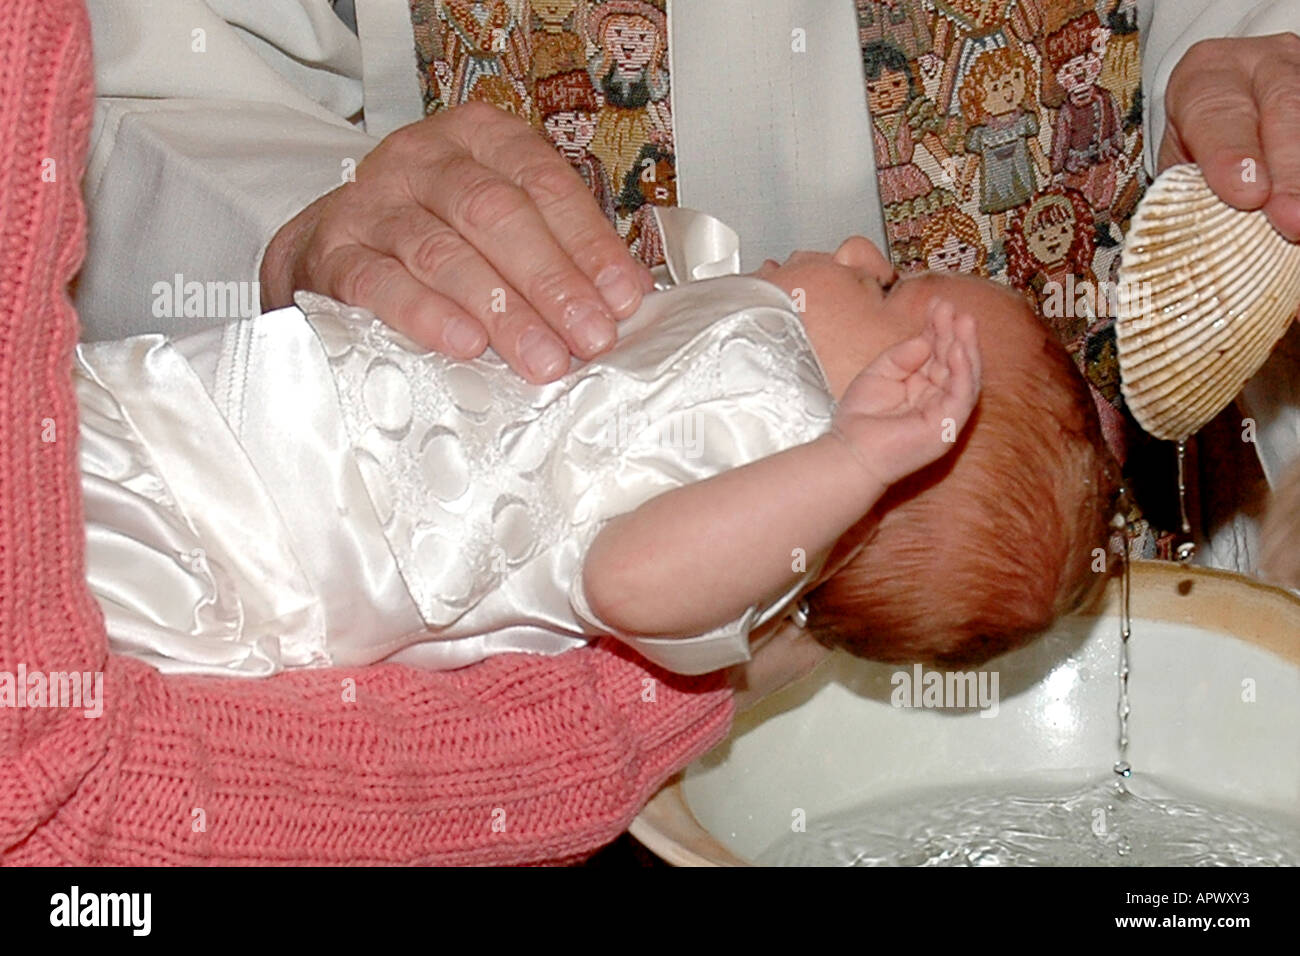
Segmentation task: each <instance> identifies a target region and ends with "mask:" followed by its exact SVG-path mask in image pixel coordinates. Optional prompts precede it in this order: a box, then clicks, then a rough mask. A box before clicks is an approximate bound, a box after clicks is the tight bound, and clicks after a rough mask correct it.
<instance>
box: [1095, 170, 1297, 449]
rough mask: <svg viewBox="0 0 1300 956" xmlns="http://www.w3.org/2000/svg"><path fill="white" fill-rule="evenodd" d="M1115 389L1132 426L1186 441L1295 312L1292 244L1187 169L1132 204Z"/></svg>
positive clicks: (1227, 399) (1230, 395) (1232, 393)
mask: <svg viewBox="0 0 1300 956" xmlns="http://www.w3.org/2000/svg"><path fill="white" fill-rule="evenodd" d="M1116 298H1117V302H1118V306H1119V317H1118V320H1117V322H1116V326H1115V331H1116V337H1117V340H1118V346H1119V369H1120V382H1121V388H1122V390H1123V393H1124V399H1125V401H1127V402H1128V407H1129V409H1130V410H1131V411H1132V413H1133V417H1134V418H1136V419H1137V422H1138V424H1139V425H1141V426H1142V427H1143V428H1144V429H1146V430H1147V431H1148V432H1150V433H1151V434H1152V435H1154V436H1155V437H1157V438H1162V439H1166V440H1169V441H1183V440H1185V439H1186V438H1188V437H1189V436H1190V435H1192V434H1194V433H1195V432H1197V431H1199V430H1200V429H1201V428H1202V427H1204V426H1205V425H1206V424H1207V423H1208V422H1209V421H1210V420H1211V419H1212V418H1214V416H1216V415H1217V414H1219V412H1221V411H1222V410H1223V409H1225V408H1226V407H1227V406H1228V405H1229V404H1230V403H1231V402H1232V400H1233V399H1234V398H1235V397H1236V396H1237V394H1238V393H1239V392H1240V391H1241V389H1242V387H1243V386H1244V385H1245V384H1246V382H1247V381H1248V380H1249V379H1250V377H1251V376H1252V375H1254V374H1255V373H1256V372H1257V371H1258V370H1259V367H1260V366H1261V365H1263V364H1264V362H1265V361H1266V360H1267V359H1268V356H1269V353H1270V352H1271V351H1272V350H1273V346H1275V345H1276V344H1277V342H1278V340H1279V339H1280V338H1281V337H1282V336H1283V335H1284V334H1285V333H1286V330H1287V328H1288V327H1289V326H1290V324H1291V321H1292V320H1293V319H1294V318H1295V315H1296V310H1297V309H1300V245H1297V244H1295V243H1291V242H1288V241H1287V240H1286V239H1284V238H1283V237H1282V236H1281V234H1279V233H1278V232H1277V231H1276V230H1275V229H1274V228H1273V226H1272V225H1271V224H1270V223H1269V221H1268V220H1267V219H1266V218H1265V217H1264V214H1263V213H1262V212H1241V211H1240V210H1237V209H1233V208H1232V207H1231V206H1228V205H1226V204H1225V203H1224V202H1223V201H1222V200H1220V199H1219V198H1218V197H1217V196H1215V194H1214V193H1213V192H1212V191H1211V190H1210V188H1209V187H1208V186H1207V185H1206V184H1205V177H1204V176H1202V175H1201V171H1200V169H1198V168H1197V167H1196V166H1191V165H1184V166H1173V167H1171V168H1169V169H1167V170H1166V171H1165V172H1164V173H1162V174H1161V175H1160V176H1159V177H1157V179H1156V180H1155V182H1153V183H1152V184H1151V187H1150V188H1149V189H1148V190H1147V193H1146V196H1144V197H1143V199H1142V202H1141V203H1140V204H1139V205H1138V208H1137V212H1136V213H1134V215H1133V221H1132V224H1131V225H1130V226H1129V230H1128V235H1127V237H1126V240H1125V248H1124V253H1123V258H1122V259H1121V260H1120V270H1119V288H1118V290H1117V296H1116Z"/></svg>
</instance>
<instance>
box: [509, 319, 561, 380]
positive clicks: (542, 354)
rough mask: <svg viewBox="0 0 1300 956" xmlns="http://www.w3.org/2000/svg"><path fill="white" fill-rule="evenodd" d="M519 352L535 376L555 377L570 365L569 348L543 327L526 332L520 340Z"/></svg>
mask: <svg viewBox="0 0 1300 956" xmlns="http://www.w3.org/2000/svg"><path fill="white" fill-rule="evenodd" d="M519 352H520V354H521V355H523V357H524V364H525V365H527V366H528V370H529V371H530V372H532V373H533V377H534V378H541V379H551V378H554V377H555V376H556V375H558V374H559V373H560V372H561V371H563V370H564V369H566V368H568V366H569V350H568V349H566V348H565V347H564V346H563V345H561V344H560V343H559V342H558V341H556V339H555V337H554V336H553V335H550V334H549V333H547V332H543V331H542V330H541V329H529V330H528V331H527V332H525V333H524V337H523V338H522V339H520V340H519Z"/></svg>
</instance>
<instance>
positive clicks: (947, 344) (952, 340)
mask: <svg viewBox="0 0 1300 956" xmlns="http://www.w3.org/2000/svg"><path fill="white" fill-rule="evenodd" d="M929 319H930V322H929V325H928V326H927V327H926V330H925V332H923V333H922V334H921V335H918V336H916V337H915V338H911V339H908V340H907V341H905V342H900V343H898V344H897V345H895V346H894V347H893V348H891V349H889V350H888V351H886V352H884V353H883V354H881V355H880V356H879V357H877V358H876V360H875V361H874V362H872V363H871V364H870V365H868V366H867V367H866V368H865V369H863V370H862V371H861V372H859V373H858V376H857V378H855V379H854V380H853V381H852V382H851V383H850V384H849V388H848V391H847V392H845V394H844V398H843V400H841V402H840V404H839V409H838V411H837V412H836V415H835V421H834V425H833V429H832V430H833V432H834V433H835V434H837V435H838V436H839V438H840V439H842V440H843V441H844V442H845V443H846V444H847V445H848V446H849V450H850V451H852V452H853V453H854V454H855V455H856V457H857V459H858V460H859V461H860V462H861V464H862V467H863V468H864V469H865V470H866V471H867V474H868V476H869V477H870V478H873V479H874V480H876V481H878V482H879V483H880V485H881V486H882V488H885V487H888V486H890V485H892V484H894V483H895V482H896V481H899V480H901V479H902V478H905V477H907V476H908V475H910V474H911V473H912V472H914V471H917V470H919V469H921V468H924V467H925V466H926V465H928V464H930V463H931V462H934V461H937V460H938V459H940V458H942V457H943V456H944V455H946V454H948V452H949V451H951V450H952V447H953V445H954V444H955V443H956V441H957V436H958V435H960V434H961V432H962V429H963V428H965V427H966V421H967V419H969V418H970V414H971V411H972V410H973V409H974V407H975V401H976V399H978V398H979V391H980V352H979V343H978V342H977V340H976V337H975V320H974V319H972V318H971V317H970V316H968V315H962V316H957V315H956V314H955V310H954V309H953V307H952V305H951V304H950V303H948V302H945V301H943V300H939V299H936V300H934V302H933V303H932V304H931V306H930V313H929Z"/></svg>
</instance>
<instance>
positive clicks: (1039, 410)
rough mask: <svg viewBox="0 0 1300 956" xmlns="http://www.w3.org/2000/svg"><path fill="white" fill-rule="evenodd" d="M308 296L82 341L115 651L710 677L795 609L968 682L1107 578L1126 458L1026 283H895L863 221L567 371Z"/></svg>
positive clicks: (175, 665) (91, 467) (685, 298)
mask: <svg viewBox="0 0 1300 956" xmlns="http://www.w3.org/2000/svg"><path fill="white" fill-rule="evenodd" d="M298 302H299V305H300V306H301V307H302V310H301V311H299V309H295V308H290V309H282V310H278V311H277V312H272V313H267V314H264V315H262V316H259V317H257V318H256V319H253V320H248V321H244V322H236V323H231V324H230V325H227V326H223V327H220V328H216V329H212V330H210V331H208V332H203V333H200V334H198V335H194V336H188V337H186V338H183V339H179V340H176V341H168V340H167V339H165V338H164V337H162V336H157V335H147V336H137V337H135V338H132V339H128V340H124V341H120V342H108V343H98V344H92V345H82V346H81V347H79V349H78V376H77V377H78V395H79V399H80V403H81V417H82V451H81V460H82V471H83V488H84V491H85V501H86V513H87V537H88V546H87V563H88V577H89V580H90V584H91V587H92V590H93V592H94V593H95V594H96V597H97V598H98V600H99V602H100V604H101V606H102V607H103V609H104V612H105V617H106V623H107V628H108V633H109V637H110V640H111V641H112V642H113V644H114V647H115V649H116V650H117V651H119V652H123V653H128V654H134V655H136V656H139V657H142V658H144V659H146V660H148V661H150V662H151V663H153V664H154V665H155V666H157V667H159V668H160V669H162V670H169V671H180V672H190V673H220V674H240V675H245V676H261V675H267V674H271V673H275V672H277V671H280V670H283V669H286V668H293V667H311V666H328V665H340V666H351V665H359V664H367V663H372V662H376V661H380V660H389V661H397V662H404V663H410V664H415V665H418V666H425V667H435V668H451V667H459V666H464V665H466V664H470V663H473V662H475V661H477V660H481V659H483V658H484V657H486V656H488V655H491V654H497V653H505V652H511V651H524V652H534V653H559V652H561V651H563V650H566V649H568V648H571V647H576V646H580V645H581V644H583V643H585V642H586V641H587V640H589V639H590V638H591V637H592V636H593V635H597V634H602V633H610V634H614V635H616V636H617V637H619V638H621V639H623V640H625V641H627V642H628V643H629V644H631V645H632V646H633V647H635V648H636V649H637V650H638V651H639V652H640V653H642V654H643V655H644V656H645V657H647V658H648V659H650V660H651V661H654V662H655V663H658V664H660V665H661V666H664V667H666V668H669V669H671V670H675V671H678V672H681V673H688V674H694V673H703V672H707V671H709V670H714V669H717V668H720V667H727V666H730V665H735V664H738V663H741V662H744V661H748V660H749V659H750V656H751V654H750V642H751V639H753V640H754V641H755V642H756V646H757V642H758V641H760V640H762V639H764V638H766V637H767V636H769V635H772V634H776V633H777V632H781V633H783V634H786V635H789V634H790V633H791V628H792V627H793V625H791V624H790V623H789V621H788V618H789V616H790V615H791V613H792V611H793V613H794V617H795V619H796V620H798V621H800V622H802V623H801V624H800V625H799V626H798V627H796V628H795V630H797V631H798V632H799V633H800V634H806V635H811V636H813V637H815V638H816V639H817V640H818V641H820V642H822V643H823V644H831V645H839V646H843V647H845V648H847V649H848V650H850V651H852V652H853V653H856V654H860V655H864V656H869V657H874V658H878V659H883V660H894V661H902V660H909V661H910V660H925V661H935V662H948V663H958V662H961V663H967V662H975V661H982V660H984V659H987V658H988V657H991V656H993V655H995V654H998V653H1001V652H1002V651H1005V650H1009V649H1011V648H1013V647H1015V646H1018V645H1019V644H1021V643H1023V642H1025V641H1026V640H1028V639H1029V638H1030V637H1032V636H1033V635H1034V634H1036V633H1037V632H1039V631H1041V630H1042V629H1043V628H1044V627H1046V626H1047V625H1048V624H1050V623H1051V621H1052V620H1053V619H1054V618H1055V616H1056V615H1058V614H1060V613H1062V612H1064V611H1066V610H1068V609H1070V608H1072V607H1074V606H1076V605H1077V604H1079V603H1080V602H1081V601H1082V600H1083V599H1084V598H1085V597H1086V596H1087V594H1088V593H1089V592H1090V591H1091V589H1092V588H1093V587H1094V586H1096V585H1097V584H1098V583H1100V580H1101V579H1102V577H1103V576H1102V575H1099V574H1095V573H1093V571H1092V569H1091V564H1092V562H1093V551H1094V549H1095V548H1098V547H1102V546H1104V544H1105V539H1106V525H1107V519H1108V518H1109V516H1110V514H1111V503H1112V497H1113V491H1114V479H1113V471H1112V468H1111V466H1110V465H1109V463H1108V459H1107V457H1106V455H1105V452H1104V451H1103V445H1102V442H1101V439H1100V434H1099V429H1098V425H1097V422H1096V416H1095V410H1094V409H1093V406H1092V401H1091V399H1090V397H1089V393H1088V391H1087V389H1086V387H1085V385H1084V384H1083V382H1082V380H1081V379H1080V377H1079V376H1078V374H1077V372H1076V371H1075V369H1074V368H1073V366H1072V364H1071V363H1070V361H1069V359H1068V357H1067V356H1066V354H1065V353H1064V351H1063V350H1062V349H1060V348H1059V347H1058V346H1057V345H1056V343H1055V342H1054V341H1052V340H1050V339H1049V336H1048V333H1047V332H1046V331H1045V330H1044V327H1043V326H1042V324H1041V323H1040V322H1039V321H1038V319H1037V318H1036V317H1035V316H1034V315H1033V314H1032V313H1030V312H1029V311H1028V309H1027V307H1026V305H1025V303H1024V300H1023V299H1022V298H1021V297H1020V296H1018V295H1015V294H1014V293H1011V292H1009V291H1007V290H1005V289H1003V288H1002V287H1000V286H997V285H995V284H992V283H989V282H986V281H984V280H980V279H973V278H966V277H961V276H954V275H943V274H929V275H922V276H918V277H914V278H908V279H902V280H895V277H894V274H893V270H892V268H890V266H889V265H888V263H887V261H886V259H885V258H884V257H883V255H882V254H881V253H880V251H879V250H878V249H876V247H875V246H874V245H872V244H871V243H870V242H869V241H868V240H866V239H863V238H861V237H854V238H850V239H848V240H846V241H845V242H844V243H843V244H842V245H841V246H840V247H839V249H837V250H836V252H835V253H834V254H833V255H828V254H822V253H796V254H794V255H793V256H791V257H790V259H789V260H788V261H787V262H786V263H785V264H784V265H781V264H777V263H775V262H771V261H769V262H768V263H766V264H765V265H764V266H763V267H762V268H761V269H759V270H758V271H757V272H756V273H755V274H754V275H753V276H723V277H719V278H713V279H707V280H700V281H693V282H687V283H685V284H683V285H679V286H677V287H676V288H673V289H668V290H665V291H662V292H658V293H655V294H652V295H651V296H649V297H648V298H647V300H646V302H645V304H644V305H643V307H642V308H641V309H640V310H639V311H638V313H637V314H636V315H634V316H633V317H631V318H630V319H628V320H626V321H625V322H624V323H623V324H622V325H621V327H620V337H619V342H618V344H617V346H616V347H615V348H614V349H613V350H612V351H610V352H608V353H606V354H604V355H601V356H599V357H598V358H596V359H594V360H592V361H590V362H586V363H577V364H576V365H575V367H574V368H573V369H572V370H571V371H570V372H569V373H568V374H567V375H566V376H564V377H563V378H561V379H560V380H558V381H556V382H551V383H548V384H546V385H531V384H528V383H526V382H523V381H521V380H519V379H518V378H517V377H515V376H514V375H513V374H511V373H510V372H509V369H508V368H507V367H506V366H505V365H504V363H502V362H501V361H500V360H499V359H497V358H495V356H492V355H490V354H489V355H487V356H485V357H483V358H480V359H477V360H474V361H470V362H462V361H456V360H453V359H449V358H446V357H444V356H441V355H437V354H422V353H420V352H419V351H418V350H417V349H415V347H414V346H412V345H411V344H410V343H409V342H407V341H406V340H405V339H403V338H402V337H401V336H400V335H399V334H397V333H395V332H392V331H391V330H388V329H387V328H386V327H384V326H383V325H382V324H381V323H379V322H378V321H377V320H375V319H374V317H373V316H370V315H369V314H368V313H364V312H362V311H360V310H354V309H349V308H347V307H345V306H343V305H341V304H339V303H337V302H334V301H333V300H331V299H327V298H325V297H322V296H315V295H310V294H301V295H300V296H299V297H298ZM981 381H982V382H983V388H982V391H981ZM1043 528H1045V529H1046V530H1045V532H1043V531H1041V530H1040V529H1043ZM769 656H770V655H769Z"/></svg>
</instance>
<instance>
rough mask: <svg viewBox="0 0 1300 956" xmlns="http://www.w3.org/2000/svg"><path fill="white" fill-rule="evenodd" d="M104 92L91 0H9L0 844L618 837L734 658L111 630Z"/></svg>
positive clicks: (99, 854)
mask: <svg viewBox="0 0 1300 956" xmlns="http://www.w3.org/2000/svg"><path fill="white" fill-rule="evenodd" d="M91 96H92V90H91V72H90V42H89V27H88V24H87V22H86V14H85V11H84V9H83V8H82V6H81V4H80V3H78V2H75V0H11V3H10V4H9V8H8V10H7V14H6V16H5V17H4V18H0V140H2V141H3V145H2V147H0V163H2V164H3V166H0V863H33V864H52V863H77V864H163V863H381V862H393V863H447V864H475V863H481V864H506V863H530V862H541V861H549V862H556V861H567V860H573V859H579V858H581V857H583V856H585V855H587V854H589V853H590V852H591V851H593V850H595V849H596V848H597V847H599V846H601V845H602V844H603V843H605V842H608V841H609V840H610V839H612V838H613V837H615V836H616V835H617V834H618V833H620V832H621V831H622V830H623V829H625V828H626V826H627V824H628V823H629V822H630V820H631V818H632V817H633V815H635V813H636V812H637V811H638V810H639V808H640V807H641V805H642V804H643V803H644V801H645V800H646V799H648V798H649V796H650V795H651V794H652V793H653V792H654V790H655V789H656V788H657V787H658V786H659V784H660V783H662V781H663V780H664V779H666V778H667V777H668V776H669V775H671V774H672V773H673V772H675V771H676V770H678V769H680V768H681V767H682V766H684V765H685V764H686V763H688V762H689V761H690V760H692V759H694V758H695V757H696V756H698V755H699V754H700V753H702V752H703V751H705V750H707V749H708V748H709V747H711V746H712V745H713V744H715V743H716V742H717V741H718V740H720V739H721V737H722V736H723V735H724V734H725V732H726V730H727V727H728V725H729V723H730V719H731V714H732V701H731V693H730V691H729V690H728V689H727V688H726V685H725V683H724V681H723V680H722V676H721V675H720V674H713V675H706V676H704V677H699V678H685V677H678V676H675V675H670V674H668V673H666V672H663V671H659V670H656V669H654V668H652V667H647V666H644V665H642V664H639V663H638V662H637V659H636V658H635V657H634V656H633V654H632V653H631V652H630V651H626V650H623V649H622V648H621V647H620V645H618V644H617V643H616V642H614V641H611V640H608V639H606V640H603V641H602V642H601V643H600V644H598V645H597V646H596V647H595V648H593V649H590V650H578V651H571V652H569V653H566V654H563V655H560V656H558V657H534V656H527V655H504V656H501V657H496V658H492V659H490V660H488V661H485V662H483V663H481V664H478V665H475V666H474V667H472V668H467V669H464V670H460V671H451V672H424V671H416V670H411V669H407V668H403V667H398V666H393V665H385V666H377V667H370V668H364V669H359V670H316V671H298V672H292V673H289V674H285V675H281V676H279V677H275V678H271V679H269V680H264V681H240V680H229V679H221V678H175V677H164V676H162V675H160V674H159V673H158V672H157V671H155V670H153V669H152V668H150V667H148V666H147V665H145V664H143V663H141V662H139V661H136V660H133V659H128V658H122V657H115V656H111V655H109V654H108V653H107V643H106V639H105V635H104V631H103V624H102V618H101V616H100V613H99V610H98V607H97V605H96V604H95V603H94V600H93V599H92V598H91V596H90V594H89V592H88V590H87V588H86V584H85V579H84V566H83V547H84V540H83V538H84V528H83V526H82V523H81V499H80V484H79V480H78V475H77V452H76V435H77V428H76V405H75V401H74V397H73V392H72V385H71V375H70V369H71V358H72V349H73V348H74V346H75V341H76V316H75V314H74V312H73V310H72V307H71V304H70V302H69V299H68V295H67V285H68V281H69V279H70V278H71V277H72V275H73V274H74V273H75V271H76V268H77V266H78V265H79V263H80V261H81V258H82V255H83V251H84V242H85V223H84V215H83V209H82V206H81V201H80V195H79V179H80V175H81V173H82V171H83V166H84V161H85V147H86V138H87V132H88V124H89V111H90V104H91ZM60 674H62V675H74V676H75V677H76V678H78V679H77V680H75V681H74V680H65V679H61V678H60V677H59V676H58V675H60ZM83 674H84V675H89V677H88V678H87V680H86V681H85V682H84V684H82V681H81V679H80V678H81V675H83ZM19 678H22V680H21V681H20V680H19ZM96 680H102V684H101V685H100V690H99V693H98V695H95V700H97V701H98V703H97V704H96V705H95V706H93V707H92V706H90V705H91V701H90V700H89V699H81V700H80V702H79V703H80V706H75V707H74V706H50V705H51V704H67V703H69V699H68V697H67V695H68V694H70V688H71V687H73V686H74V685H82V686H85V687H87V688H90V689H91V690H92V694H93V688H94V686H95V681H96ZM56 688H57V689H58V690H56ZM38 689H39V690H40V691H41V692H40V693H39V694H37V693H36V691H37V690H38ZM24 692H25V693H24ZM60 695H63V696H60ZM31 705H39V706H31ZM100 708H102V712H101V713H99V715H98V716H95V715H94V714H95V711H96V710H99V709H100Z"/></svg>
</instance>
